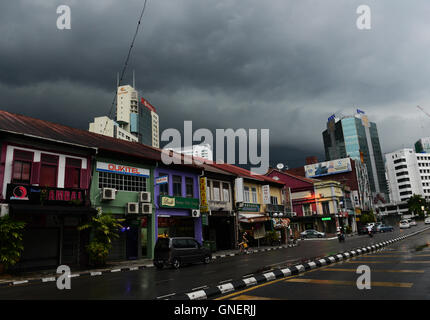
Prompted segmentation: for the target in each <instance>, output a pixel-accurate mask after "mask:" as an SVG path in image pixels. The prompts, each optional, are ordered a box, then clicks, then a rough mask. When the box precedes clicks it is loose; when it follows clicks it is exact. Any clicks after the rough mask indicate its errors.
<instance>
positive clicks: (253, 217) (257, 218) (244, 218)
mask: <svg viewBox="0 0 430 320" xmlns="http://www.w3.org/2000/svg"><path fill="white" fill-rule="evenodd" d="M270 219H271V218H270V217H267V216H265V215H264V214H259V213H240V214H239V222H244V223H254V222H264V221H268V220H270Z"/></svg>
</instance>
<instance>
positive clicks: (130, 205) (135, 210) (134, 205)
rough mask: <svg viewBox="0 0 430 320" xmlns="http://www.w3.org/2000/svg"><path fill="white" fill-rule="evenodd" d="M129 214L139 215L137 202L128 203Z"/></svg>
mask: <svg viewBox="0 0 430 320" xmlns="http://www.w3.org/2000/svg"><path fill="white" fill-rule="evenodd" d="M127 213H128V214H135V213H139V203H137V202H128V203H127Z"/></svg>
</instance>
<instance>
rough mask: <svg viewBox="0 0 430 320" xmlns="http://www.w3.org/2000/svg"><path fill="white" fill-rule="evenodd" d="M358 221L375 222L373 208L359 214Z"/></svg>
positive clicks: (364, 222)
mask: <svg viewBox="0 0 430 320" xmlns="http://www.w3.org/2000/svg"><path fill="white" fill-rule="evenodd" d="M360 222H361V223H363V224H366V223H369V222H376V217H375V215H374V213H373V210H370V211H369V212H368V213H362V214H361V216H360Z"/></svg>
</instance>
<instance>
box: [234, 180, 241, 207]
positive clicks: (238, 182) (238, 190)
mask: <svg viewBox="0 0 430 320" xmlns="http://www.w3.org/2000/svg"><path fill="white" fill-rule="evenodd" d="M234 191H235V198H236V202H243V178H236V179H235V180H234Z"/></svg>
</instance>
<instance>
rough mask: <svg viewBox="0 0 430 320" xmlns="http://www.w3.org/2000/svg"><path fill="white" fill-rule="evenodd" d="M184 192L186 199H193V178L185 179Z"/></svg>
mask: <svg viewBox="0 0 430 320" xmlns="http://www.w3.org/2000/svg"><path fill="white" fill-rule="evenodd" d="M185 191H186V197H187V198H194V180H193V178H189V177H186V178H185Z"/></svg>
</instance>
